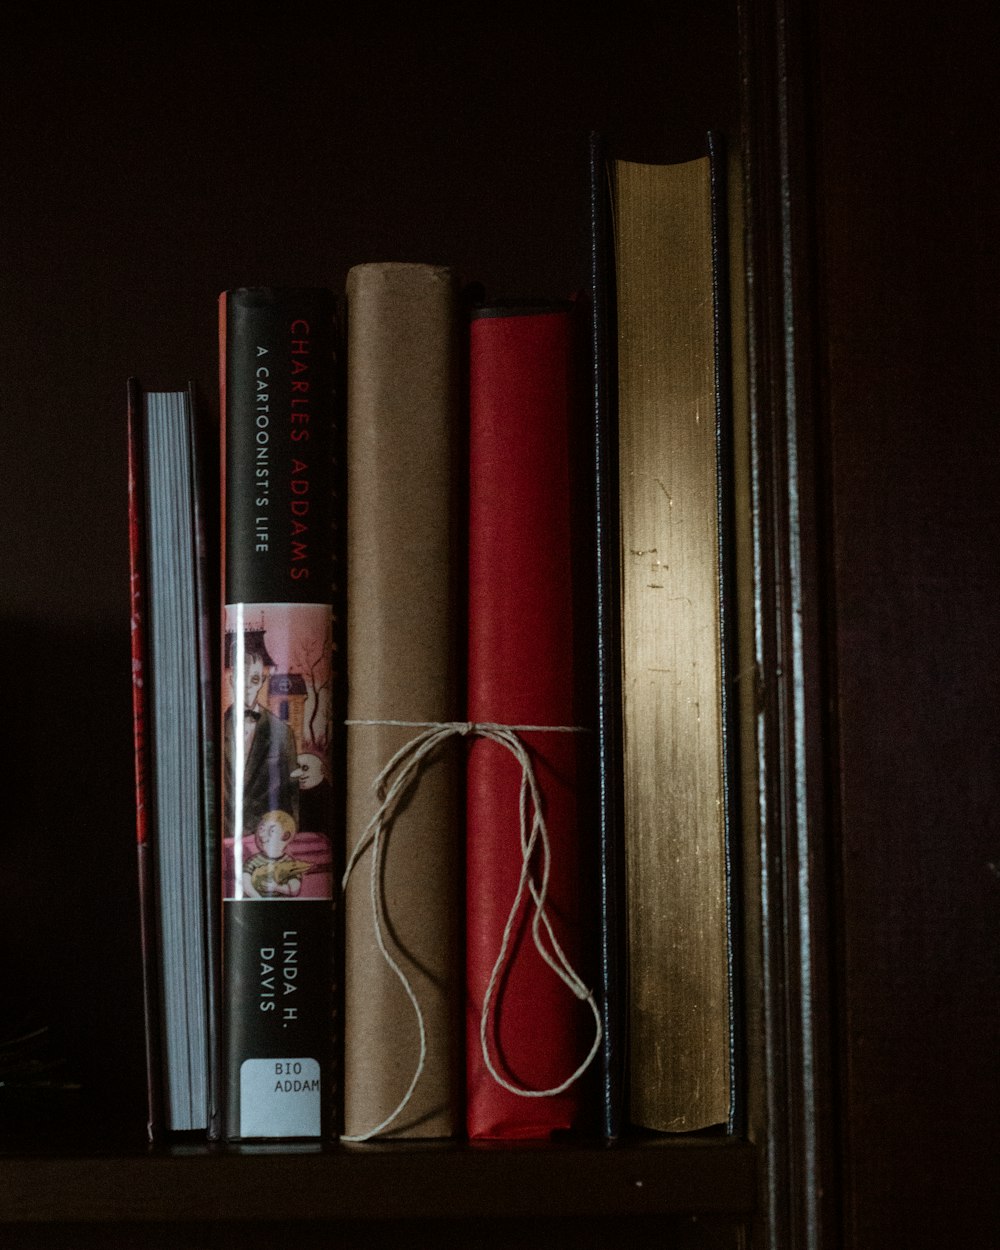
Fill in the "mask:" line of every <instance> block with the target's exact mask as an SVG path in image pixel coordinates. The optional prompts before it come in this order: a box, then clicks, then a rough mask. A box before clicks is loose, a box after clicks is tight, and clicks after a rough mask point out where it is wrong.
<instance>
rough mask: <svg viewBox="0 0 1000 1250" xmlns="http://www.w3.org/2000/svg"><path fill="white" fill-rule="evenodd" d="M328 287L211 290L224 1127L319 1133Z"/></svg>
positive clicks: (325, 1019) (331, 342) (330, 927)
mask: <svg viewBox="0 0 1000 1250" xmlns="http://www.w3.org/2000/svg"><path fill="white" fill-rule="evenodd" d="M336 323H337V316H336V305H335V301H334V298H333V295H332V293H331V292H329V291H326V290H323V289H314V288H297V289H274V288H255V289H241V290H236V291H230V292H226V293H224V294H223V295H222V296H221V297H220V353H221V362H220V363H221V369H220V382H221V391H222V456H223V465H224V469H223V494H222V520H223V532H224V539H223V542H224V546H223V570H224V572H223V585H224V596H223V597H224V600H225V603H224V618H223V646H222V651H223V657H222V667H223V680H222V717H221V720H222V727H221V748H222V749H221V770H220V771H221V780H222V786H221V788H222V795H221V809H222V842H221V854H220V866H221V874H222V882H223V917H222V924H223V985H222V1000H223V1004H222V1022H223V1027H222V1045H223V1057H224V1069H225V1070H224V1083H225V1110H224V1135H225V1137H226V1138H227V1139H229V1140H235V1139H247V1138H311V1137H320V1136H325V1135H328V1134H329V1133H331V1132H333V1131H335V1126H334V1122H333V1121H334V1117H333V1115H332V1102H333V1077H334V1074H333V1046H332V1035H333V989H334V980H335V976H334V963H333V948H334V944H333V931H334V923H333V921H334V903H333V900H334V880H335V872H334V854H333V812H334V804H333V789H332V783H331V745H332V738H333V714H332V707H333V698H332V695H333V691H332V685H333V680H334V674H333V584H334V554H335V547H336V542H335V531H334V466H335V448H336V438H337V384H336V382H337V376H338V375H337V345H338V333H337V324H336Z"/></svg>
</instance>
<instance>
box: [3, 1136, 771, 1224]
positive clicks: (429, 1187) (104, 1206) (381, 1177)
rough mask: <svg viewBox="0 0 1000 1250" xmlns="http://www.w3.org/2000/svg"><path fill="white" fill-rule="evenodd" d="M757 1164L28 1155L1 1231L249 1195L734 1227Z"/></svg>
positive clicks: (447, 1213)
mask: <svg viewBox="0 0 1000 1250" xmlns="http://www.w3.org/2000/svg"><path fill="white" fill-rule="evenodd" d="M755 1153H756V1152H755V1149H754V1147H753V1146H752V1145H750V1144H748V1143H747V1142H743V1141H739V1140H735V1139H731V1138H727V1139H723V1138H719V1139H696V1140H684V1141H678V1140H676V1139H670V1140H664V1141H655V1142H642V1143H635V1144H632V1143H630V1144H615V1145H603V1144H594V1145H577V1144H573V1145H569V1144H567V1145H554V1144H552V1143H547V1142H546V1143H537V1144H536V1143H530V1144H518V1145H506V1144H492V1143H487V1144H482V1145H480V1144H475V1145H454V1144H450V1143H428V1144H421V1145H417V1146H414V1145H412V1144H407V1145H404V1144H402V1143H400V1144H398V1145H395V1144H387V1145H366V1146H339V1145H331V1146H322V1147H308V1146H303V1147H296V1146H283V1147H281V1148H278V1149H275V1148H272V1147H270V1146H260V1147H253V1146H240V1147H218V1148H216V1147H212V1146H190V1147H188V1146H176V1147H171V1148H164V1149H156V1150H152V1151H150V1152H148V1153H131V1154H124V1153H121V1152H108V1153H106V1154H91V1155H83V1156H81V1155H72V1156H66V1155H59V1154H55V1153H48V1154H41V1153H39V1154H35V1155H32V1156H7V1157H0V1222H7V1223H11V1224H14V1223H18V1224H20V1223H35V1224H37V1223H44V1222H56V1221H58V1222H71V1221H72V1222H84V1223H86V1222H100V1221H109V1220H116V1221H119V1220H136V1221H172V1222H179V1221H184V1222H187V1221H223V1220H234V1219H242V1218H245V1217H246V1204H247V1194H248V1193H253V1195H254V1200H253V1218H254V1219H255V1220H258V1221H267V1220H279V1219H280V1220H282V1221H287V1220H289V1219H294V1220H368V1219H396V1218H403V1217H405V1218H409V1219H413V1218H417V1219H436V1218H443V1217H448V1218H458V1219H461V1218H471V1217H478V1218H484V1219H490V1218H498V1217H515V1218H517V1217H528V1218H550V1217H559V1216H591V1217H602V1216H615V1215H620V1216H642V1215H670V1214H690V1215H702V1214H703V1215H720V1214H724V1215H731V1216H742V1215H749V1214H750V1213H751V1212H752V1211H753V1210H754V1206H755V1194H756V1176H755V1172H756V1167H755V1164H756V1158H755ZM289 1193H294V1194H295V1202H294V1208H293V1207H292V1206H291V1205H290V1203H289V1199H288V1194H289Z"/></svg>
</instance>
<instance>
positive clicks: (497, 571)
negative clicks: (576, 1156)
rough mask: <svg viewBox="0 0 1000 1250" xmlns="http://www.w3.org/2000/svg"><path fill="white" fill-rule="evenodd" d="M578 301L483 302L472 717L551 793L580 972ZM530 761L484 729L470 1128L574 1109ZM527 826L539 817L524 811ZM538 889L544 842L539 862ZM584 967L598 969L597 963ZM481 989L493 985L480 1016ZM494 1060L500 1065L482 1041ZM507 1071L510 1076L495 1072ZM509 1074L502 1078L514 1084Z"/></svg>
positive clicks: (536, 1130)
mask: <svg viewBox="0 0 1000 1250" xmlns="http://www.w3.org/2000/svg"><path fill="white" fill-rule="evenodd" d="M573 324H574V312H573V306H572V305H568V304H559V305H555V304H546V305H544V306H529V307H500V308H484V309H480V310H477V312H476V313H475V315H474V317H473V320H472V325H471V342H470V448H469V451H470V481H469V496H470V498H469V672H468V682H469V685H468V718H469V720H470V721H473V722H479V723H493V724H497V725H504V726H513V727H518V726H521V727H523V726H541V727H546V729H545V731H542V730H535V731H533V730H530V729H518V730H516V732H517V737H518V739H519V740H520V742H522V743H523V744H524V746H525V747H526V748H527V749H528V754H529V758H530V761H531V764H532V766H533V769H534V775H535V778H536V780H537V783H538V787H539V789H540V792H541V796H542V808H543V812H544V817H545V822H546V825H547V833H548V842H549V849H550V854H551V861H550V870H549V877H548V884H547V893H546V896H545V914H546V917H547V919H548V922H549V923H550V924H551V934H550V933H549V932H548V931H547V929H546V927H545V925H544V924H541V925H540V926H539V930H538V932H539V936H540V940H541V942H542V945H543V947H544V948H545V949H546V950H548V951H549V953H550V955H551V956H552V957H553V959H554V962H556V963H557V964H559V963H561V960H560V957H559V954H558V951H557V950H556V949H555V947H554V944H553V942H552V938H553V937H554V938H555V942H556V943H558V948H560V949H561V951H562V953H563V955H564V956H565V965H566V967H567V969H568V968H572V969H573V970H575V971H576V972H580V971H581V958H582V954H583V951H582V942H581V923H582V915H581V911H582V888H583V887H582V878H581V867H582V846H581V829H580V816H581V811H583V810H585V809H586V808H587V807H589V804H584V803H581V801H580V792H579V789H578V785H579V782H580V780H581V777H582V776H583V772H582V770H581V761H582V758H583V754H582V753H583V752H584V751H585V750H587V749H588V747H589V744H588V742H587V735H586V734H585V733H579V732H572V730H573V729H574V728H575V727H577V726H579V725H580V717H581V712H580V706H579V701H578V698H577V694H578V691H579V669H580V664H579V659H580V650H581V647H580V639H579V636H578V632H577V630H576V628H575V620H574V617H575V610H574V605H575V599H576V594H575V591H576V587H575V585H574V559H575V555H574V551H575V548H574V543H573V533H572V521H573V509H572V507H571V504H572V503H573V493H574V492H573V490H572V486H571V483H572V478H573V472H572V458H573V457H572V452H573V447H574V435H575V437H576V439H577V440H579V433H578V432H575V431H574V424H575V419H576V414H577V413H578V411H579V407H578V404H577V402H576V398H575V395H576V387H575V367H574V355H575V352H574V347H573V338H574V335H573ZM521 783H522V770H521V765H520V764H519V763H518V760H517V759H516V758H515V755H514V754H513V753H512V751H511V750H509V749H508V748H507V747H505V746H504V745H502V744H499V743H497V742H496V741H492V740H490V739H489V738H485V737H483V736H477V737H475V738H473V739H472V741H471V744H470V752H469V764H468V800H467V802H468V812H467V822H468V833H467V837H468V846H467V860H466V863H467V887H466V889H467V938H466V943H467V945H466V949H467V984H468V996H467V1001H468V1009H467V1010H468V1014H467V1020H466V1038H467V1045H466V1052H467V1083H468V1090H467V1094H468V1097H467V1129H468V1134H469V1136H470V1137H471V1138H538V1137H547V1136H549V1135H550V1134H552V1133H553V1132H555V1131H557V1130H561V1129H569V1128H572V1127H574V1126H576V1125H577V1123H578V1121H579V1117H580V1112H581V1106H582V1097H583V1084H582V1081H581V1080H579V1079H578V1080H575V1081H573V1082H572V1083H571V1084H570V1085H569V1086H568V1088H566V1089H565V1090H563V1091H562V1092H560V1093H553V1094H549V1095H547V1096H544V1097H537V1096H523V1095H522V1094H518V1093H515V1092H512V1089H509V1088H505V1085H508V1086H511V1087H513V1088H514V1089H519V1090H523V1091H543V1090H553V1089H556V1088H558V1087H559V1086H561V1085H563V1084H564V1083H565V1082H566V1081H567V1079H568V1078H570V1077H572V1075H573V1073H574V1072H575V1071H576V1070H577V1069H578V1067H580V1066H581V1064H582V1062H583V1061H584V1060H585V1059H586V1057H587V1051H588V1046H589V1045H590V1043H591V1042H592V1041H593V1038H594V1029H595V1020H594V1016H593V1014H592V1008H591V1007H590V1006H589V1005H588V1004H586V1003H583V1002H581V1001H580V999H579V998H578V997H577V995H576V994H575V993H574V991H573V989H572V988H571V987H570V986H569V985H568V984H567V983H566V982H565V981H564V980H563V979H561V978H560V976H559V975H557V973H556V972H555V971H554V970H553V968H552V967H551V966H549V964H548V963H546V961H545V960H544V959H543V957H542V955H541V954H540V953H539V950H538V948H537V945H536V942H535V938H534V936H533V916H534V912H535V904H534V902H533V901H532V896H531V892H530V890H528V889H523V890H522V897H521V899H520V902H519V904H518V906H517V909H516V914H514V916H513V923H512V924H511V927H510V930H509V932H508V933H507V942H506V951H507V955H506V958H505V959H504V960H503V961H502V962H500V963H499V964H498V960H499V957H500V955H501V951H502V949H503V947H504V945H505V930H506V929H507V926H508V924H509V923H510V922H511V919H512V916H511V913H512V907H513V905H514V903H515V901H516V900H517V898H518V891H519V885H520V884H521V873H522V846H521V833H520V830H521V822H520V815H519V811H520V792H521ZM527 832H528V833H530V817H529V823H528V830H527ZM530 866H531V877H532V879H533V881H534V882H535V883H536V888H540V887H541V885H542V880H543V872H544V854H543V848H542V847H541V846H540V845H539V846H536V848H535V852H534V854H533V855H532V857H531V860H530ZM584 979H586V978H584ZM484 999H487V1000H488V1001H487V1004H486V1006H487V1010H486V1013H485V1029H484V1027H483V1026H484V1012H483V1006H484ZM484 1033H485V1046H486V1055H488V1056H489V1059H490V1064H491V1065H492V1067H493V1069H494V1071H493V1072H491V1071H490V1064H488V1063H487V1058H486V1055H484ZM498 1077H499V1078H500V1080H498V1079H497V1078H498ZM501 1081H502V1082H503V1083H501Z"/></svg>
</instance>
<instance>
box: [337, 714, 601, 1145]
mask: <svg viewBox="0 0 1000 1250" xmlns="http://www.w3.org/2000/svg"><path fill="white" fill-rule="evenodd" d="M346 724H347V725H349V726H352V725H388V726H393V727H400V728H406V729H417V730H419V731H420V732H419V733H416V734H414V736H413V737H412V738H410V739H409V740H408V741H407V742H406V743H404V744H403V746H401V747H400V748H399V750H398V751H397V752H396V753H395V755H393V757H392V758H391V759H390V760H389V762H388V763H387V764H386V765H385V767H384V768H383V769H382V771H381V772H380V773H379V775H378V776H377V777H376V778H375V781H374V782H373V783H372V789H373V790H374V792H375V795H376V797H377V798H378V799H379V807H378V809H377V810H376V812H375V814H374V815H373V816H372V818H371V820H370V821H369V822H368V824H367V825H366V826H365V831H364V833H363V834H362V836H361V838H360V839H359V840H358V843H357V845H356V846H355V847H354V850H353V851H352V852H351V856H350V859H349V860H348V862H347V867H346V869H345V870H344V876H343V879H342V883H341V885H342V889H343V890H346V889H347V883H348V881H349V880H350V877H351V873H352V872H353V871H354V867H355V865H356V864H357V862H358V860H359V859H360V858H361V856H362V855H364V853H365V852H366V851H367V850H368V848H369V847H370V848H371V853H372V854H371V873H370V876H369V884H370V894H371V907H372V921H373V924H374V928H375V941H376V944H377V945H378V949H379V952H380V953H381V955H382V958H383V959H384V960H385V962H386V964H387V965H388V966H389V967H390V968H391V969H392V971H393V973H394V974H395V975H396V977H397V978H398V980H399V982H400V984H401V985H402V987H403V990H404V991H405V993H406V996H407V998H408V999H409V1000H410V1004H411V1006H412V1007H413V1011H414V1014H415V1016H416V1020H417V1028H418V1031H419V1035H420V1053H419V1057H418V1059H417V1065H416V1069H415V1070H414V1073H413V1077H412V1078H411V1080H410V1084H409V1086H408V1087H407V1090H406V1093H405V1094H404V1095H403V1097H402V1099H401V1100H400V1102H399V1104H398V1106H397V1107H396V1109H395V1110H394V1111H392V1112H391V1113H390V1114H389V1115H387V1116H386V1117H385V1119H384V1120H382V1121H381V1123H379V1124H376V1125H375V1127H374V1128H371V1129H369V1130H368V1131H367V1132H365V1133H354V1134H350V1135H348V1134H344V1136H343V1137H342V1140H343V1141H357V1142H360V1141H368V1140H369V1139H370V1138H372V1137H375V1136H377V1135H378V1134H379V1133H382V1132H384V1131H385V1130H386V1129H387V1128H389V1126H390V1125H391V1124H393V1123H394V1121H395V1120H396V1119H397V1118H398V1117H399V1116H400V1115H401V1114H402V1112H403V1111H404V1110H405V1108H406V1106H407V1105H408V1103H409V1101H410V1099H411V1098H412V1097H413V1092H414V1090H415V1089H416V1088H417V1084H418V1083H419V1081H420V1077H421V1076H422V1075H423V1071H424V1067H425V1066H426V1062H427V1029H426V1025H425V1023H424V1013H423V1010H422V1009H421V1006H420V1002H419V1000H418V998H417V995H416V993H415V991H414V989H413V986H412V985H411V983H410V980H409V978H408V977H407V975H406V973H405V972H404V971H403V969H402V968H401V967H400V965H399V964H398V963H397V961H396V960H395V959H394V958H393V956H392V953H391V952H390V950H389V948H388V946H387V945H386V941H385V935H384V932H383V924H382V905H381V902H380V891H379V888H378V886H379V881H380V879H381V875H382V866H383V864H384V861H385V855H386V849H385V848H386V843H387V840H388V833H389V828H390V826H391V824H392V819H393V816H394V815H395V811H396V807H397V805H398V803H399V801H400V799H401V798H402V797H403V795H404V794H405V793H406V791H407V790H408V789H409V788H410V786H411V785H412V784H414V782H415V781H416V779H417V778H418V776H419V773H420V770H421V768H422V767H423V764H424V761H425V760H426V759H427V758H428V757H429V756H430V755H432V754H433V752H434V751H436V750H437V748H438V747H439V746H440V745H441V744H442V743H443V742H446V741H447V740H448V739H449V738H453V737H461V738H468V737H478V738H487V739H489V740H490V741H491V742H496V743H497V744H498V745H500V746H502V747H505V748H506V749H507V750H508V751H510V753H511V754H512V755H513V756H514V758H515V759H516V760H517V762H518V763H519V764H520V766H521V785H520V794H519V799H518V811H519V816H520V838H521V873H520V877H519V880H518V886H517V892H516V894H515V896H514V901H513V903H512V904H511V908H510V912H509V913H508V915H507V922H506V924H505V925H504V930H503V938H502V940H501V942H500V951H499V953H498V955H497V958H496V962H495V963H494V965H493V971H492V973H491V974H490V979H489V982H488V984H487V986H486V992H485V994H484V996H483V1009H482V1013H481V1015H480V1018H479V1044H480V1048H481V1050H482V1054H483V1061H484V1063H485V1064H486V1068H487V1071H488V1072H489V1074H490V1076H491V1077H492V1078H493V1080H494V1081H496V1083H497V1084H498V1085H500V1086H501V1087H502V1088H503V1089H505V1090H507V1091H508V1092H509V1093H511V1094H516V1095H517V1096H518V1097H519V1098H550V1097H552V1096H553V1095H555V1094H561V1093H563V1092H564V1091H565V1090H567V1089H569V1087H570V1086H571V1085H573V1084H574V1083H575V1082H576V1081H577V1080H579V1078H580V1077H581V1076H582V1075H583V1073H584V1072H585V1071H586V1070H587V1068H588V1067H589V1066H590V1064H591V1063H592V1062H593V1059H594V1057H595V1055H596V1054H597V1052H598V1050H599V1049H600V1045H601V1038H602V1035H603V1029H602V1025H601V1015H600V1011H599V1010H598V1006H597V1003H596V1001H595V1000H594V995H593V992H592V991H591V990H589V989H588V988H587V986H586V985H585V984H584V983H583V981H582V980H581V978H580V976H579V974H578V973H577V972H576V970H575V969H574V968H573V966H572V964H571V963H570V961H569V959H568V958H567V956H566V954H565V952H564V951H563V949H562V947H561V946H560V945H559V941H558V939H557V938H556V935H555V933H554V932H553V929H552V924H551V922H550V920H549V917H548V913H547V912H546V909H545V899H546V895H547V893H548V887H549V874H550V869H551V862H552V851H551V848H550V845H549V834H548V829H547V828H546V825H545V817H544V815H543V814H542V803H541V793H540V791H539V788H538V781H537V779H536V777H535V770H534V768H533V767H532V764H531V757H530V756H529V754H528V750H527V748H526V747H525V745H524V743H523V742H522V741H521V739H520V738H519V737H518V734H521V733H580V732H582V730H581V729H580V727H579V726H575V725H498V724H494V723H493V722H481V721H443V722H438V721H398V720H349V721H347V722H346ZM529 818H530V820H529ZM539 846H540V847H541V857H542V872H541V881H540V882H536V881H535V879H534V877H533V876H532V872H531V860H532V857H533V855H534V853H535V848H536V847H539ZM526 890H527V891H528V892H529V893H530V895H531V899H532V902H533V903H534V913H533V915H532V920H531V936H532V941H533V942H534V944H535V949H536V950H537V951H538V953H539V955H541V957H542V959H544V960H545V962H546V964H548V966H549V967H550V968H551V969H552V971H553V972H554V973H555V974H556V976H557V977H559V979H560V980H561V981H562V982H563V983H564V984H565V985H566V986H567V987H568V988H569V989H570V990H571V991H572V993H573V994H574V995H575V996H576V997H577V998H578V999H580V1001H581V1002H586V1003H587V1005H588V1006H589V1007H590V1010H591V1012H592V1013H593V1016H594V1040H593V1043H592V1045H591V1047H590V1050H589V1052H588V1053H587V1056H586V1058H585V1059H584V1060H583V1062H582V1063H581V1064H580V1065H579V1067H578V1068H577V1069H576V1071H575V1072H573V1073H572V1074H571V1075H570V1076H568V1077H567V1078H566V1079H565V1080H564V1081H562V1082H561V1083H560V1084H559V1085H555V1086H553V1087H552V1088H551V1089H525V1088H524V1087H523V1086H520V1085H514V1084H512V1083H511V1082H510V1081H508V1080H507V1079H506V1078H505V1077H504V1076H503V1075H501V1073H500V1072H498V1071H497V1069H496V1067H495V1065H494V1063H493V1059H492V1057H491V1055H490V1047H489V1041H488V1036H487V1035H488V1032H489V1017H490V1004H491V1003H492V1001H493V996H494V994H495V993H496V988H497V985H498V984H499V982H500V978H501V975H502V973H503V969H504V965H505V964H506V962H507V955H508V951H509V949H510V943H511V937H512V935H513V931H514V926H515V924H516V923H517V916H518V912H519V911H520V908H521V902H522V900H523V898H524V894H525V891H526ZM542 930H544V932H545V937H546V938H547V939H548V943H549V946H548V947H547V946H546V942H545V940H544V939H543V936H542ZM549 947H550V948H551V950H550V949H549Z"/></svg>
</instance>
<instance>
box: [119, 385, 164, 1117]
mask: <svg viewBox="0 0 1000 1250" xmlns="http://www.w3.org/2000/svg"><path fill="white" fill-rule="evenodd" d="M127 431H128V432H127V439H128V539H129V608H130V624H131V646H132V736H133V746H134V752H135V835H136V855H137V868H138V873H139V923H140V943H141V954H142V975H143V989H142V995H143V1016H144V1027H145V1033H146V1098H147V1106H146V1133H147V1137H148V1139H149V1140H150V1141H153V1139H154V1136H155V1134H156V1132H157V1129H158V1125H159V1118H160V1107H159V1101H160V1099H159V1078H158V1075H157V1073H158V1071H159V1066H158V1065H159V1054H158V1049H159V1048H158V1043H157V1027H158V1026H157V1021H156V1012H155V1008H154V1003H155V1001H156V987H155V975H156V973H155V964H154V960H155V956H154V947H155V937H154V923H155V922H154V916H153V899H152V888H153V887H152V860H151V854H152V851H151V848H150V837H149V834H150V820H149V807H148V805H149V803H150V802H151V795H150V788H151V782H152V776H151V771H150V756H149V733H148V726H147V712H146V682H147V676H148V675H147V665H146V621H145V595H146V555H145V550H146V549H145V507H146V504H145V489H144V481H145V475H144V473H143V469H142V464H143V450H142V449H143V439H142V387H141V385H140V384H139V382H138V381H137V380H136V379H135V378H130V379H129V380H128V386H127Z"/></svg>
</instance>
